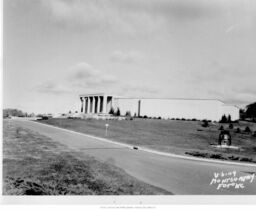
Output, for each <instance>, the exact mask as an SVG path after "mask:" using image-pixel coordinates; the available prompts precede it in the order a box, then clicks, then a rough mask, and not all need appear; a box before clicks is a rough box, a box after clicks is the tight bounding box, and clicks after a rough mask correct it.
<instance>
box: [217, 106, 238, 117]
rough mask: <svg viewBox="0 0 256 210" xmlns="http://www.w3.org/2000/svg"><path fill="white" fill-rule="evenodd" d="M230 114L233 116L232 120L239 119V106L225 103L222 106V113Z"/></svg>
mask: <svg viewBox="0 0 256 210" xmlns="http://www.w3.org/2000/svg"><path fill="white" fill-rule="evenodd" d="M224 114H225V115H226V116H228V115H230V116H231V120H238V119H239V108H238V107H236V106H233V105H226V104H224V105H223V106H222V113H221V116H222V115H224Z"/></svg>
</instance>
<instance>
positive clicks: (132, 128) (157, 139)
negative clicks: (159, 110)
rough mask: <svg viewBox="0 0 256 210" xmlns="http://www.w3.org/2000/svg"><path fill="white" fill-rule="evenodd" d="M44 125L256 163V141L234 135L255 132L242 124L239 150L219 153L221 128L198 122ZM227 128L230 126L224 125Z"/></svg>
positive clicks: (178, 151) (51, 121)
mask: <svg viewBox="0 0 256 210" xmlns="http://www.w3.org/2000/svg"><path fill="white" fill-rule="evenodd" d="M41 122H42V123H46V124H50V125H54V126H58V127H63V128H67V129H70V130H74V131H78V132H81V133H86V134H91V135H95V136H100V137H105V138H109V139H111V140H115V141H118V142H124V143H128V144H132V145H136V146H144V147H148V148H151V149H155V150H159V151H164V152H171V153H175V154H192V153H193V152H196V151H199V152H202V153H209V154H210V156H209V157H214V156H216V157H218V154H221V156H222V157H223V158H227V159H229V158H228V157H229V156H230V157H232V156H233V157H234V158H231V159H230V160H235V159H236V157H238V159H239V158H240V159H242V158H250V159H252V160H253V161H256V138H255V137H252V136H251V135H247V134H238V133H235V132H234V129H235V128H236V127H240V128H241V130H243V129H244V128H245V127H246V126H247V125H249V126H250V127H251V129H252V130H256V126H255V124H248V123H247V122H241V123H239V124H234V129H233V130H230V132H231V135H232V145H234V146H239V147H240V149H239V150H232V149H217V148H215V147H213V146H212V145H214V144H215V145H216V144H217V140H218V136H219V132H220V131H219V130H218V128H219V126H220V124H218V123H217V124H216V125H213V124H211V123H210V127H207V128H203V127H202V126H201V124H202V122H199V121H175V120H153V119H147V120H144V119H136V120H133V121H129V120H123V121H116V120H111V121H103V120H92V119H91V120H80V119H49V120H44V121H41ZM106 123H108V124H109V127H108V136H105V124H106ZM224 127H225V128H227V127H228V124H226V125H224Z"/></svg>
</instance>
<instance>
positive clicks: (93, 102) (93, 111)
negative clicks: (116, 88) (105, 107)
mask: <svg viewBox="0 0 256 210" xmlns="http://www.w3.org/2000/svg"><path fill="white" fill-rule="evenodd" d="M92 113H93V114H94V113H95V98H94V96H93V97H92Z"/></svg>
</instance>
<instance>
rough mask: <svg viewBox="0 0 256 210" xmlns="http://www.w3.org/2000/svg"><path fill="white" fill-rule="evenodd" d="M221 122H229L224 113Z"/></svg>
mask: <svg viewBox="0 0 256 210" xmlns="http://www.w3.org/2000/svg"><path fill="white" fill-rule="evenodd" d="M219 122H220V123H227V122H228V119H227V117H226V115H225V114H224V115H222V117H221V120H220V121H219Z"/></svg>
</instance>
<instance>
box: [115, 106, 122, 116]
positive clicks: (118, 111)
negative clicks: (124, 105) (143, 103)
mask: <svg viewBox="0 0 256 210" xmlns="http://www.w3.org/2000/svg"><path fill="white" fill-rule="evenodd" d="M120 115H121V112H120V109H119V108H117V110H116V113H115V116H120Z"/></svg>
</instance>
